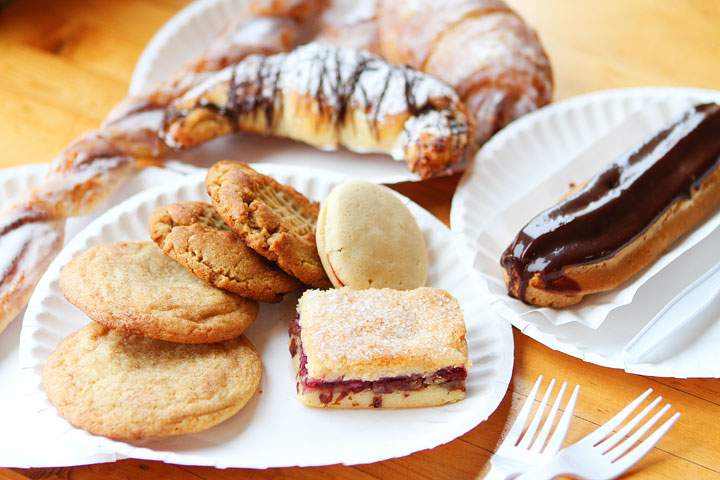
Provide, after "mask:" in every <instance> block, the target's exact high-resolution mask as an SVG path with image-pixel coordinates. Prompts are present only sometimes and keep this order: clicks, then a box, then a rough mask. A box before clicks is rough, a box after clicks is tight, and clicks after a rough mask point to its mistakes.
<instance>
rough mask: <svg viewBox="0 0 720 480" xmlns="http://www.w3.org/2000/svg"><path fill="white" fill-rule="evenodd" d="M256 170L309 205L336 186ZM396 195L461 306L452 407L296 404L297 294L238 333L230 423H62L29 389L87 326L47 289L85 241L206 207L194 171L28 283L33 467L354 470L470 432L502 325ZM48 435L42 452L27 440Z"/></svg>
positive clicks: (131, 233)
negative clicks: (255, 360) (176, 209)
mask: <svg viewBox="0 0 720 480" xmlns="http://www.w3.org/2000/svg"><path fill="white" fill-rule="evenodd" d="M257 168H258V169H259V170H260V171H262V172H264V173H267V174H270V175H272V176H274V177H275V178H276V179H277V180H278V181H280V182H282V183H286V184H290V185H292V186H294V187H295V188H297V189H298V190H300V191H302V192H304V193H306V194H307V195H308V196H309V197H310V198H312V199H315V200H322V199H323V198H324V197H325V196H326V195H327V193H328V192H329V190H330V189H331V188H332V186H334V185H335V184H337V183H338V182H340V181H342V180H345V179H346V177H343V176H340V175H337V174H330V173H327V172H324V171H318V170H314V169H302V168H297V167H288V166H282V167H281V166H272V165H267V164H261V165H258V166H257ZM402 198H403V200H404V201H406V202H407V204H408V207H409V208H410V210H411V212H412V213H413V215H415V218H416V219H417V221H418V224H419V226H420V228H421V230H422V232H423V234H424V235H425V239H426V242H427V244H428V252H429V260H430V271H429V277H428V284H429V285H431V286H436V287H440V288H444V289H446V290H448V291H450V292H451V293H452V294H453V295H455V296H456V297H457V298H458V300H459V301H460V304H461V306H462V308H463V310H464V314H465V319H466V323H467V327H468V333H467V340H468V346H469V350H470V358H471V360H472V362H473V368H472V370H471V371H470V374H469V376H468V380H467V398H466V399H465V400H464V401H462V402H459V403H456V404H452V405H447V406H443V407H438V408H427V409H413V410H364V411H338V410H323V409H311V408H307V407H304V406H302V405H300V404H299V403H298V402H297V400H296V399H295V382H294V376H293V373H292V371H291V367H290V355H289V353H288V350H287V348H288V347H287V344H288V334H287V325H288V324H289V322H290V320H291V319H292V317H293V316H294V310H295V303H296V301H297V295H290V296H288V297H286V299H285V300H283V301H282V302H281V303H279V304H276V305H269V304H263V305H262V307H261V312H260V316H259V318H258V320H257V321H256V322H255V323H254V324H253V326H252V327H251V328H250V329H249V330H248V332H247V336H248V337H249V338H250V339H251V340H252V342H253V343H254V344H255V346H256V347H257V348H258V350H259V351H260V354H261V357H262V359H263V364H264V368H263V380H262V383H261V386H260V389H261V390H262V394H257V395H256V396H255V397H254V398H253V400H252V401H251V402H250V403H249V404H248V406H246V407H245V409H244V410H243V411H242V412H241V413H240V414H238V415H237V416H235V417H233V418H232V419H230V420H228V421H226V422H224V423H222V424H221V425H218V426H216V427H214V428H212V429H210V430H208V431H206V432H202V433H198V434H193V435H184V436H179V437H175V438H168V439H159V440H154V441H147V442H143V443H134V444H130V443H123V442H114V441H110V440H108V439H105V438H101V437H96V436H93V435H90V434H88V433H86V432H84V431H82V430H78V429H75V428H72V427H70V426H69V425H68V424H67V423H66V422H65V421H64V420H62V419H61V418H60V417H59V416H58V415H57V413H56V411H55V409H54V408H53V407H52V406H51V405H50V404H49V403H48V401H47V398H46V396H45V394H44V393H43V391H42V387H41V372H42V367H43V364H44V363H45V360H46V359H47V357H48V355H49V354H50V352H51V351H52V350H53V349H54V348H55V347H56V346H57V344H58V342H59V341H60V340H61V339H62V338H63V337H65V336H66V335H68V334H69V333H71V332H72V331H74V330H76V329H78V328H80V327H81V326H83V325H84V324H86V323H88V318H87V317H86V316H85V315H84V314H82V313H81V312H80V311H78V310H77V309H75V308H74V307H73V306H71V305H70V304H69V303H68V302H67V301H66V300H65V299H64V298H63V297H62V295H61V294H60V292H59V291H58V277H59V271H60V269H61V267H62V266H63V265H65V264H66V263H67V262H68V261H69V260H70V259H71V258H72V257H74V256H75V255H77V254H78V253H80V252H82V251H84V250H86V249H87V248H88V247H90V246H92V245H97V244H100V243H108V242H112V241H118V240H143V239H147V238H148V234H147V227H146V221H147V217H148V216H149V214H150V212H151V211H152V210H153V209H154V208H155V207H157V206H160V205H163V204H166V203H171V202H175V201H183V200H203V199H205V200H206V199H207V195H206V193H205V188H204V174H202V173H201V174H199V175H197V174H196V175H193V176H190V177H188V178H187V179H185V180H183V181H181V182H177V183H172V184H170V185H164V186H161V187H159V188H155V189H151V190H148V191H145V192H143V193H141V194H139V195H136V196H135V197H132V198H131V199H129V200H127V201H126V202H124V203H122V204H120V205H118V206H117V207H115V208H113V209H111V210H110V211H108V212H107V213H106V214H105V215H103V216H102V217H100V218H99V219H98V220H96V221H95V222H93V223H92V224H91V225H90V226H88V227H87V228H86V229H85V230H84V231H82V232H81V233H80V234H78V235H77V236H76V237H75V238H74V239H73V240H72V242H71V243H70V244H69V245H68V246H67V247H66V248H65V249H64V250H63V251H62V252H61V254H60V255H59V256H58V257H57V259H56V260H55V261H54V262H53V263H52V264H51V266H50V268H49V269H48V271H47V273H46V274H45V276H44V277H43V278H42V280H41V281H40V283H39V285H38V287H37V289H36V291H35V294H34V295H33V298H32V299H31V302H30V304H29V306H28V310H27V313H26V315H25V321H24V325H23V330H22V332H21V344H20V365H21V368H22V377H23V385H24V386H23V388H24V391H25V392H26V394H27V398H26V403H27V405H28V408H29V411H30V412H31V414H32V415H31V417H32V422H34V423H35V424H36V425H38V426H40V425H41V426H42V427H38V428H42V431H43V432H44V434H43V436H42V438H41V439H37V438H35V439H33V450H34V451H36V452H38V454H37V455H38V456H37V458H36V459H34V463H36V464H37V463H41V464H46V465H68V464H77V463H90V462H99V461H110V460H114V459H117V458H125V457H133V458H142V459H151V460H162V461H166V462H171V463H180V464H193V465H213V466H217V467H250V468H267V467H280V466H292V465H299V466H306V465H327V464H335V463H344V464H358V463H367V462H375V461H379V460H384V459H387V458H392V457H397V456H402V455H407V454H409V453H412V452H415V451H418V450H422V449H426V448H432V447H434V446H437V445H440V444H443V443H446V442H449V441H451V440H453V439H454V438H456V437H458V436H460V435H462V434H463V433H465V432H467V431H469V430H470V429H472V428H474V427H475V426H476V425H477V424H478V423H480V422H482V421H483V420H485V419H486V418H487V417H488V416H489V415H490V414H491V413H492V412H493V411H494V410H495V408H497V405H498V404H499V403H500V401H501V399H502V397H503V395H504V394H505V391H506V390H507V387H508V382H509V381H510V376H511V371H512V362H513V344H512V334H511V331H510V326H509V325H508V324H507V323H506V322H504V321H503V320H502V319H501V318H500V317H499V316H498V315H497V314H496V313H494V312H493V310H492V309H491V308H490V307H489V306H488V305H487V304H486V303H484V302H483V301H482V300H481V299H480V298H479V297H480V296H479V295H477V287H475V286H474V285H473V283H472V282H470V281H468V279H467V275H466V273H465V271H464V270H463V268H462V267H460V266H459V264H458V261H457V258H456V257H455V254H454V252H453V251H452V249H449V248H447V246H448V245H449V244H450V243H451V242H452V240H451V234H450V231H449V230H448V229H447V228H446V227H445V226H444V225H443V224H442V223H441V222H440V221H438V220H437V219H436V218H435V217H433V216H432V215H431V214H429V213H428V212H427V211H425V210H423V209H422V208H420V207H419V206H417V205H416V204H414V203H412V202H410V201H409V200H407V199H405V198H404V197H402ZM26 428H29V427H27V426H26ZM48 438H49V439H51V440H52V446H51V447H52V448H49V447H50V446H46V445H39V444H38V443H37V442H44V441H46V440H45V439H48ZM39 452H42V453H39Z"/></svg>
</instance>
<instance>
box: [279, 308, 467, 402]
mask: <svg viewBox="0 0 720 480" xmlns="http://www.w3.org/2000/svg"><path fill="white" fill-rule="evenodd" d="M298 320H299V316H296V317H295V319H294V320H293V321H292V322H291V323H290V328H289V334H290V355H291V356H292V357H293V358H295V356H296V355H298V356H299V360H298V364H299V368H298V372H297V391H298V393H301V394H307V393H312V392H316V393H317V394H318V398H319V399H320V401H321V402H322V403H324V404H329V403H332V402H339V401H341V400H342V399H344V398H345V397H347V396H348V395H350V394H357V393H360V392H366V391H367V392H373V393H374V394H376V395H377V396H375V397H374V398H373V403H372V406H373V407H375V408H379V407H381V406H382V397H381V395H382V394H388V393H404V394H405V396H409V395H410V394H411V393H413V392H417V391H419V390H422V389H424V388H427V387H441V388H444V389H446V390H448V391H451V390H462V391H463V392H464V391H465V379H466V378H467V370H466V369H465V367H446V368H443V369H440V370H438V371H436V372H433V373H430V374H420V373H416V374H412V375H401V376H397V377H383V378H379V379H377V380H372V381H365V380H344V379H343V380H337V381H331V382H328V381H323V380H319V379H315V378H311V377H309V376H308V371H307V356H306V355H305V351H304V350H303V345H302V340H301V336H300V333H301V330H302V327H301V326H300V323H299V321H298Z"/></svg>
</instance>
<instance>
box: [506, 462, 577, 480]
mask: <svg viewBox="0 0 720 480" xmlns="http://www.w3.org/2000/svg"><path fill="white" fill-rule="evenodd" d="M555 458H556V459H557V457H555ZM570 473H572V472H570V471H568V468H567V465H565V463H563V462H554V461H551V462H550V463H547V464H545V465H543V466H541V467H538V468H536V469H535V470H530V471H528V472H525V473H523V474H522V475H520V476H519V477H515V480H551V479H553V478H555V477H558V476H560V475H569V474H570Z"/></svg>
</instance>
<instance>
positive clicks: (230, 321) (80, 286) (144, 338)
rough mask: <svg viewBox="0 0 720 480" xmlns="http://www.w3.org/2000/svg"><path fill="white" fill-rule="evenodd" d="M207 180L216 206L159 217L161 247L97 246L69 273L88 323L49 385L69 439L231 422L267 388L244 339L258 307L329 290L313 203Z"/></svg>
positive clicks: (256, 183)
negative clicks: (296, 293) (309, 289)
mask: <svg viewBox="0 0 720 480" xmlns="http://www.w3.org/2000/svg"><path fill="white" fill-rule="evenodd" d="M207 179H208V181H207V186H208V191H209V193H210V195H211V197H212V201H213V205H210V204H207V203H202V202H183V203H176V204H171V205H165V206H162V207H160V208H158V209H156V210H155V211H154V212H153V213H152V214H151V216H150V218H149V220H148V228H149V231H150V237H151V238H152V240H153V241H154V242H155V244H153V243H151V242H118V243H113V244H109V245H99V246H96V247H93V248H90V249H89V250H87V251H86V252H84V253H82V254H81V255H79V256H77V257H76V258H74V259H73V260H72V261H71V262H70V263H68V264H67V265H66V266H65V267H64V268H63V270H62V272H61V277H60V290H61V291H62V293H63V295H64V296H65V298H67V299H68V300H69V301H70V302H71V303H72V304H74V305H75V306H76V307H78V308H79V309H80V310H82V311H83V312H84V313H85V314H86V315H87V316H88V317H89V318H90V319H91V320H93V322H92V323H90V324H89V325H87V326H85V327H83V328H82V329H80V330H78V331H76V332H75V333H73V334H71V335H70V336H69V337H67V338H66V339H65V340H63V341H62V342H61V344H60V345H59V346H58V347H57V348H56V350H55V351H54V352H53V353H52V354H51V356H50V358H49V360H48V362H47V364H46V366H45V369H44V372H43V385H44V388H45V391H46V393H47V395H48V398H49V399H50V401H51V403H53V404H54V405H55V406H56V407H57V409H58V411H59V412H60V414H61V415H62V416H63V417H64V418H65V419H67V420H68V421H69V422H70V423H71V424H73V425H74V426H77V427H79V428H83V429H85V430H87V431H89V432H91V433H95V434H98V435H103V436H106V437H110V438H113V439H121V440H138V439H144V438H149V437H161V436H168V435H178V434H183V433H190V432H197V431H201V430H204V429H207V428H209V427H211V426H213V425H215V424H217V423H219V422H221V421H223V420H225V419H227V418H229V417H230V416H232V415H234V414H235V413H237V412H238V411H240V409H242V408H243V406H244V405H245V404H246V403H247V402H248V401H249V400H250V398H251V397H252V395H253V394H254V392H255V391H256V390H257V388H258V385H259V383H260V377H261V371H262V365H261V362H260V357H259V355H258V353H257V351H256V350H255V348H254V347H253V345H252V344H251V343H250V341H249V340H248V339H247V338H246V337H245V336H243V332H244V331H245V330H246V329H247V328H248V327H249V326H250V325H251V324H252V323H253V322H254V321H255V319H256V317H257V315H258V310H259V305H258V301H260V302H278V301H280V300H281V299H282V296H283V295H284V294H286V293H288V292H291V291H293V290H297V289H299V288H301V286H302V285H303V283H306V284H310V285H313V286H317V287H323V286H328V285H329V284H330V282H329V280H328V279H327V276H325V273H324V270H323V269H322V264H321V262H320V259H319V257H318V255H317V251H316V250H315V237H314V235H315V222H316V219H317V213H318V209H319V206H318V205H317V204H316V203H313V202H310V201H309V200H307V199H306V198H305V197H304V196H302V195H301V194H300V193H298V192H296V191H295V190H294V189H292V188H290V187H287V186H285V185H280V184H278V183H277V182H275V180H273V179H272V178H270V177H267V176H264V175H260V174H258V173H257V172H255V171H254V170H252V169H251V168H250V167H248V166H246V165H244V164H239V163H232V162H223V163H220V164H218V165H216V166H215V167H213V168H212V169H211V170H210V172H209V173H208V177H207ZM230 225H232V228H231V226H230ZM158 247H160V248H158ZM163 252H164V253H163Z"/></svg>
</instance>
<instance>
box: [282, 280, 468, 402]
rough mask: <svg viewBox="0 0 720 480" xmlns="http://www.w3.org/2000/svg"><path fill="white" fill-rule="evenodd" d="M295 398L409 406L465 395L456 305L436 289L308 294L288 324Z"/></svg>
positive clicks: (341, 290) (464, 367)
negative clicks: (295, 383) (295, 390)
mask: <svg viewBox="0 0 720 480" xmlns="http://www.w3.org/2000/svg"><path fill="white" fill-rule="evenodd" d="M290 354H291V355H292V362H293V367H294V369H295V376H296V381H297V393H298V400H299V401H300V402H301V403H303V404H305V405H308V406H313V407H334V408H409V407H427V406H434V405H442V404H445V403H450V402H456V401H458V400H462V399H463V398H465V379H466V378H467V372H468V370H469V368H470V361H469V360H468V349H467V343H466V341H465V322H464V320H463V315H462V310H461V309H460V305H459V304H458V302H457V300H456V299H455V298H453V297H452V296H451V295H450V294H449V293H447V292H446V291H444V290H440V289H437V288H429V287H422V288H417V289H415V290H393V289H389V288H383V289H368V290H353V289H350V288H339V289H331V290H326V291H323V290H308V291H306V292H305V293H304V294H303V296H302V297H301V298H300V301H299V302H298V313H297V316H296V317H295V320H293V322H292V323H291V325H290Z"/></svg>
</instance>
